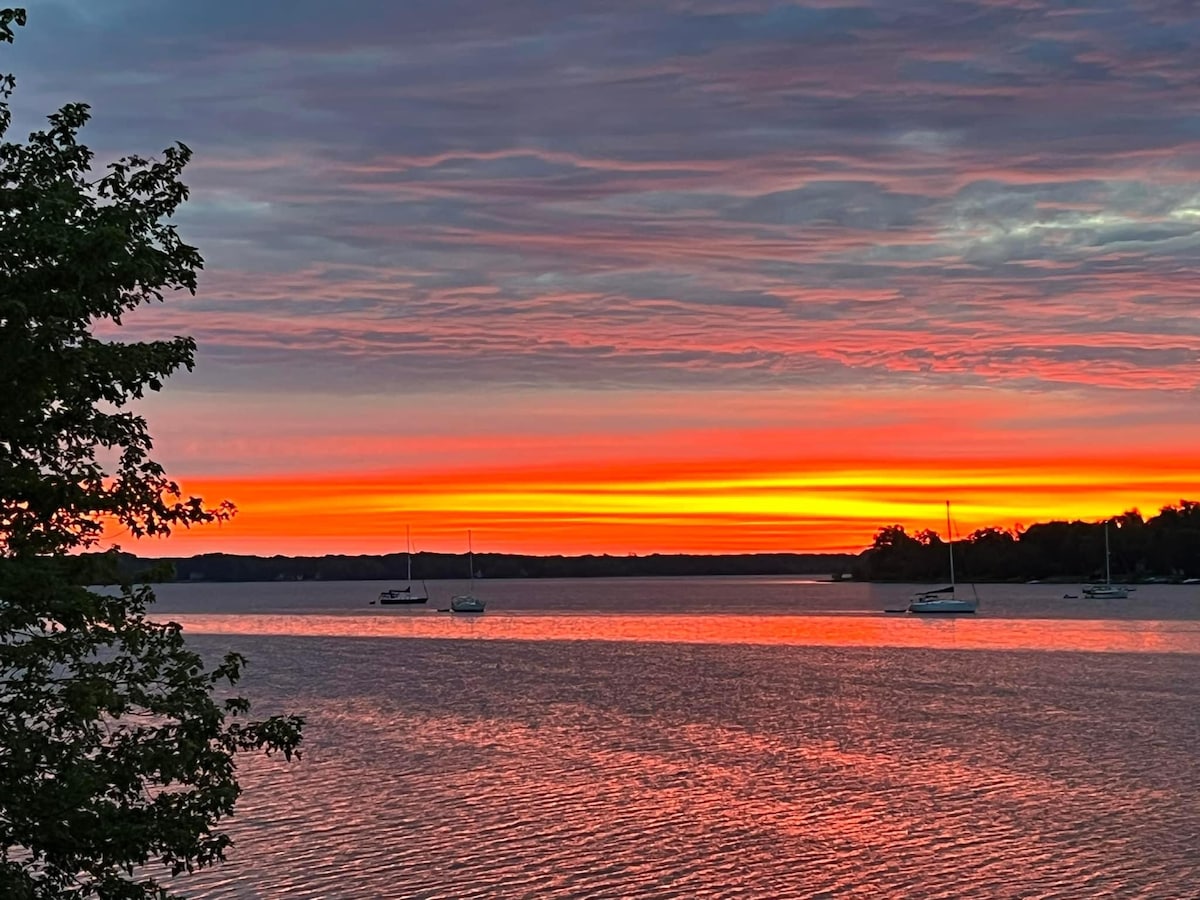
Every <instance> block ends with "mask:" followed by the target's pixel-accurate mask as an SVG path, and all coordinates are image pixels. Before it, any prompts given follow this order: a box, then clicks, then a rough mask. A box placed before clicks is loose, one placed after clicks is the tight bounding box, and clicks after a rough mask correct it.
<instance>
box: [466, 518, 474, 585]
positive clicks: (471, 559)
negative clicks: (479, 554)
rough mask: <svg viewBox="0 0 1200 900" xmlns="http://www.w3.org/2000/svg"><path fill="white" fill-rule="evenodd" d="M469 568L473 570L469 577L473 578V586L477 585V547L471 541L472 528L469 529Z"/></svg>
mask: <svg viewBox="0 0 1200 900" xmlns="http://www.w3.org/2000/svg"><path fill="white" fill-rule="evenodd" d="M467 568H469V569H470V570H471V571H470V573H469V577H470V579H471V587H472V588H474V587H475V547H474V545H473V544H472V543H471V529H470V528H468V529H467Z"/></svg>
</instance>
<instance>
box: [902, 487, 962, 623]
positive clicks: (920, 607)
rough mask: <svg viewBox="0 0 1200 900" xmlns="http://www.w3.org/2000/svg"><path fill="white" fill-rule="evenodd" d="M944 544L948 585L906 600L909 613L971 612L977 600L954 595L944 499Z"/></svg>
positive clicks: (950, 537)
mask: <svg viewBox="0 0 1200 900" xmlns="http://www.w3.org/2000/svg"><path fill="white" fill-rule="evenodd" d="M946 546H947V547H949V549H950V585H949V586H948V587H944V588H938V589H937V590H933V591H921V592H919V593H918V594H916V595H915V596H914V597H913V598H912V599H911V600H910V601H909V602H908V611H909V612H911V613H973V612H975V610H976V608H977V607H978V606H979V601H978V600H966V599H961V598H958V597H955V596H954V591H955V589H956V587H957V585H955V583H954V532H953V530H952V529H951V527H950V501H949V500H947V501H946Z"/></svg>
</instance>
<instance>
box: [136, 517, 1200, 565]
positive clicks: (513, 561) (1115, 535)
mask: <svg viewBox="0 0 1200 900" xmlns="http://www.w3.org/2000/svg"><path fill="white" fill-rule="evenodd" d="M1106 547H1107V553H1106ZM954 559H955V572H956V575H957V576H958V580H959V581H964V582H966V581H975V582H1010V583H1011V582H1026V581H1047V582H1057V583H1064V584H1065V583H1071V582H1080V581H1093V580H1102V579H1103V578H1104V576H1105V567H1106V559H1107V565H1108V569H1109V572H1110V574H1111V577H1112V579H1113V580H1114V581H1122V582H1129V583H1150V582H1159V583H1177V582H1184V581H1188V580H1191V579H1195V578H1198V577H1200V502H1196V501H1190V500H1182V501H1180V504H1179V505H1178V506H1166V507H1163V508H1162V509H1161V510H1160V511H1159V513H1158V515H1156V516H1153V517H1151V518H1149V519H1143V518H1142V516H1141V514H1140V513H1138V512H1137V510H1130V511H1128V512H1125V513H1122V514H1121V515H1119V516H1114V517H1113V518H1111V519H1109V520H1107V521H1105V522H1079V521H1076V522H1048V523H1043V524H1037V525H1031V526H1029V527H1028V528H1020V527H1018V528H1013V529H1002V528H981V529H979V530H977V531H975V532H973V533H972V534H970V535H968V536H966V537H964V538H961V539H958V540H955V541H954ZM116 561H117V567H118V572H119V573H120V574H121V576H123V577H125V578H129V579H135V580H136V579H139V578H146V579H147V580H155V581H223V582H228V581H367V580H370V581H395V580H406V579H407V578H408V573H409V562H410V560H409V557H408V555H407V554H405V553H389V554H385V555H362V556H344V555H328V556H246V555H237V554H229V553H208V554H203V555H200V556H191V557H181V558H173V559H142V558H139V557H137V556H134V555H132V554H126V553H121V554H117V557H116ZM411 564H412V578H413V579H414V580H422V579H425V580H430V581H434V580H446V579H454V580H457V579H465V578H466V575H467V556H466V554H464V553H429V552H419V553H414V554H412V559H411ZM474 566H475V574H476V577H481V578H621V577H665V576H707V575H743V576H745V575H776V576H788V575H794V576H804V577H816V578H828V579H832V580H835V581H841V580H855V581H871V582H875V581H878V582H897V581H904V582H933V581H940V580H942V579H945V578H947V576H948V575H949V548H948V547H947V546H946V543H945V541H944V540H943V539H942V537H941V536H940V535H938V534H937V533H936V532H933V531H921V532H918V533H916V534H911V535H910V534H908V533H907V532H906V531H905V529H904V527H903V526H901V525H888V526H885V527H883V528H880V529H879V531H878V532H877V533H876V535H875V539H874V541H873V543H872V545H871V546H870V547H868V548H867V549H866V550H863V551H862V552H861V553H742V554H683V553H651V554H646V555H632V554H631V555H628V556H609V555H587V556H528V555H521V554H511V553H476V554H475V555H474Z"/></svg>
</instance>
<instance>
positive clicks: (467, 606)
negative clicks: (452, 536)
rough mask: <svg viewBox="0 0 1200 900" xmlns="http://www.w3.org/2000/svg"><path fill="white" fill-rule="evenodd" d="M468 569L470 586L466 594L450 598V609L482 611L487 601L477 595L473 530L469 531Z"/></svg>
mask: <svg viewBox="0 0 1200 900" xmlns="http://www.w3.org/2000/svg"><path fill="white" fill-rule="evenodd" d="M467 570H468V572H469V576H468V577H469V578H470V586H469V587H468V588H467V592H466V593H465V594H458V595H457V596H454V597H451V598H450V611H451V612H457V613H481V612H483V611H484V609H485V608H486V607H487V601H485V600H481V599H480V598H478V597H476V596H475V549H474V547H473V546H472V544H471V532H470V531H468V532H467Z"/></svg>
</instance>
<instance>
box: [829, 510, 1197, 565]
mask: <svg viewBox="0 0 1200 900" xmlns="http://www.w3.org/2000/svg"><path fill="white" fill-rule="evenodd" d="M1106 523H1107V525H1108V538H1109V546H1110V553H1111V569H1112V577H1113V580H1114V581H1148V580H1164V581H1179V580H1183V579H1185V578H1197V577H1200V502H1196V501H1192V500H1181V501H1180V502H1179V505H1178V506H1164V507H1163V508H1162V509H1161V510H1160V511H1159V513H1158V515H1156V516H1154V517H1152V518H1150V519H1143V518H1142V516H1141V514H1140V513H1139V512H1138V511H1137V510H1136V509H1134V510H1130V511H1128V512H1125V513H1122V514H1121V515H1119V516H1114V517H1113V518H1111V519H1108V520H1106V521H1101V522H1094V523H1093V522H1080V521H1075V522H1047V523H1044V524H1039V525H1031V526H1030V527H1028V528H1025V529H1021V528H1019V527H1018V528H1014V529H1011V530H1008V529H1003V528H994V527H993V528H981V529H979V530H978V531H976V532H974V533H973V534H971V535H969V536H968V537H966V538H963V539H961V540H956V541H954V565H955V571H956V574H957V576H958V579H959V580H960V581H1029V580H1033V579H1038V580H1062V581H1066V580H1080V581H1083V580H1093V579H1100V578H1103V576H1104V530H1105V525H1106ZM852 574H853V576H854V578H855V579H858V580H862V581H940V580H942V579H945V578H947V576H948V575H949V552H948V548H947V546H946V543H945V541H943V540H942V538H941V536H940V535H938V534H937V533H936V532H934V531H920V532H917V533H916V534H912V535H910V534H908V533H907V532H906V531H905V530H904V527H903V526H902V525H888V526H887V527H885V528H881V529H880V530H879V531H878V532H877V533H876V535H875V540H874V542H873V544H872V545H871V547H870V548H869V549H867V550H865V551H863V553H862V554H860V555H859V557H858V558H857V560H856V561H855V564H854V566H853V567H852Z"/></svg>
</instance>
